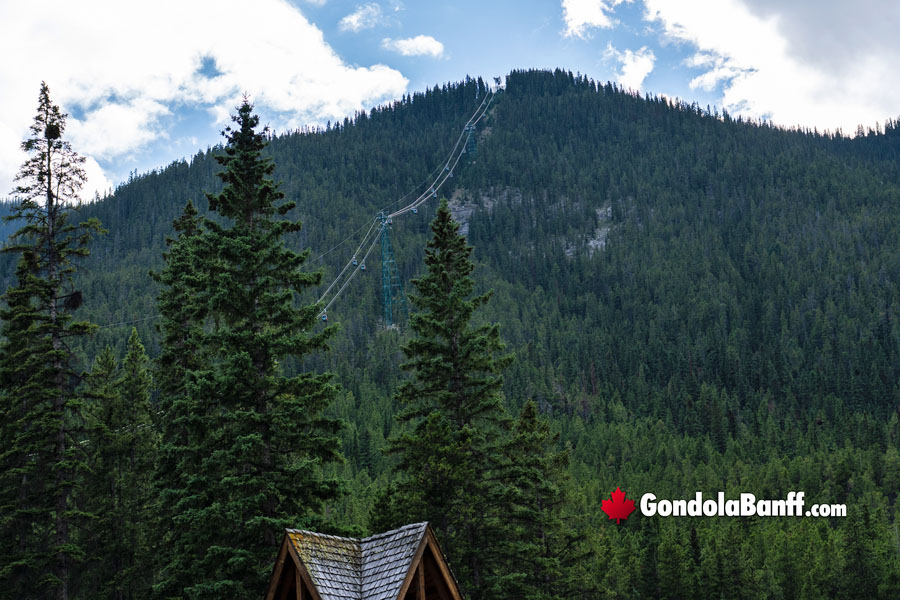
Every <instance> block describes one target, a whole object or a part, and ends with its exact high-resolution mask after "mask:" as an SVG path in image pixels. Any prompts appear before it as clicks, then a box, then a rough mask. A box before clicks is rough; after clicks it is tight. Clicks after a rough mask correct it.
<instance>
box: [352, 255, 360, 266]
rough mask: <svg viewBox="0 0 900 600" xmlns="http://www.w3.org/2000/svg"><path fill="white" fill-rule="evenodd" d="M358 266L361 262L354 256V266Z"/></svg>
mask: <svg viewBox="0 0 900 600" xmlns="http://www.w3.org/2000/svg"><path fill="white" fill-rule="evenodd" d="M358 264H359V262H358V261H357V260H356V257H355V256H354V257H353V266H354V267H355V266H356V265H358Z"/></svg>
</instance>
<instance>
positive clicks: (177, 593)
mask: <svg viewBox="0 0 900 600" xmlns="http://www.w3.org/2000/svg"><path fill="white" fill-rule="evenodd" d="M201 225H202V219H201V218H200V216H199V214H198V212H197V209H196V208H194V205H193V204H192V203H191V202H188V203H187V204H186V205H185V207H184V210H183V212H182V214H181V215H180V216H179V217H178V218H177V219H175V221H174V223H173V227H174V229H175V232H176V237H174V238H167V239H166V244H167V245H168V247H169V249H168V252H166V253H164V254H163V258H164V260H165V267H164V268H163V269H162V271H160V272H156V273H151V276H152V277H153V279H155V280H156V281H157V282H158V283H159V284H160V291H159V296H158V299H157V302H158V305H159V312H160V315H161V317H162V319H161V323H160V325H159V330H160V334H161V338H162V340H161V342H162V343H161V349H160V354H159V356H158V357H157V358H156V361H155V365H154V366H155V371H154V372H155V381H156V386H157V390H158V392H159V403H158V410H157V415H158V416H157V418H156V419H155V422H156V428H157V430H158V431H160V432H161V439H160V443H159V450H158V453H157V461H156V465H155V469H154V473H153V490H154V494H153V496H154V502H153V507H152V513H153V522H154V523H155V526H154V530H155V533H156V536H155V538H156V539H155V541H156V546H157V548H158V552H157V553H156V554H155V556H154V565H155V566H154V572H155V581H154V592H155V593H156V595H157V596H158V597H160V598H172V597H181V593H182V590H183V589H184V587H186V586H187V585H189V584H191V583H192V582H194V581H196V580H197V578H198V577H199V572H198V571H197V570H196V561H194V559H193V555H192V553H193V552H201V551H203V548H200V547H195V546H193V545H192V544H191V542H192V540H191V537H190V536H187V535H185V532H184V528H185V527H190V525H191V519H192V515H193V514H194V513H195V511H197V510H199V509H200V508H201V507H203V506H206V505H207V503H208V502H209V500H208V496H207V485H206V478H205V477H206V474H204V473H203V472H201V471H199V465H200V461H201V458H202V448H201V447H200V443H201V441H202V439H203V437H204V435H205V429H204V427H205V423H206V421H205V420H204V416H205V409H204V407H203V405H202V403H200V402H199V400H198V399H197V398H196V396H194V395H190V394H188V389H189V387H190V386H191V385H192V383H193V382H194V381H195V377H196V376H197V375H198V374H199V373H200V372H201V367H203V366H204V365H205V364H206V362H205V360H204V356H203V354H202V341H203V327H202V321H201V319H200V318H199V316H198V314H199V308H198V305H197V302H196V285H197V274H198V272H199V265H198V264H197V261H196V258H195V256H194V250H195V246H196V242H197V240H198V236H199V235H200V234H201V232H202V228H201ZM173 524H174V526H173Z"/></svg>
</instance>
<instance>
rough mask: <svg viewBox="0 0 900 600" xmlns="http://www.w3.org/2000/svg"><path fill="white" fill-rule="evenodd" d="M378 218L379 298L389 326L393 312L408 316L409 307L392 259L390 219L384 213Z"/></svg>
mask: <svg viewBox="0 0 900 600" xmlns="http://www.w3.org/2000/svg"><path fill="white" fill-rule="evenodd" d="M378 218H379V219H381V298H382V302H383V304H384V326H385V327H391V326H392V325H393V324H394V321H395V319H394V315H395V314H396V315H397V317H400V316H401V315H402V316H403V317H404V318H409V308H408V307H407V305H406V294H404V293H403V283H402V282H401V281H400V272H399V271H398V270H397V262H396V261H395V260H394V249H393V248H392V247H391V235H390V225H391V220H390V219H388V218H387V217H386V216H385V215H384V213H379V215H378Z"/></svg>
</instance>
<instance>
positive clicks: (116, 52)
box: [0, 0, 408, 197]
mask: <svg viewBox="0 0 900 600" xmlns="http://www.w3.org/2000/svg"><path fill="white" fill-rule="evenodd" d="M244 12H245V3H243V2H240V1H239V0H215V1H214V0H204V1H194V2H183V1H176V0H160V1H158V2H155V3H149V4H137V3H130V2H120V1H118V0H90V1H84V2H77V3H73V2H61V3H37V2H27V3H26V2H0V55H2V56H6V57H15V60H3V61H0V90H3V104H4V110H3V113H2V114H0V195H5V194H6V193H7V192H8V191H9V190H10V189H11V188H12V178H13V176H14V175H15V172H16V171H17V170H18V167H19V165H20V164H21V163H22V162H23V160H24V158H25V155H24V154H22V153H21V152H20V151H19V150H18V146H19V143H20V142H21V140H22V139H23V137H24V136H25V134H26V133H27V128H28V125H29V124H30V122H31V119H32V118H33V115H34V111H35V109H36V107H37V96H38V90H39V87H40V82H41V80H45V81H46V82H47V84H48V85H49V86H50V92H51V98H52V100H53V101H54V102H55V103H57V104H60V105H61V107H62V109H63V110H64V111H66V112H69V113H74V114H77V115H78V116H79V118H77V119H76V118H74V117H72V116H70V117H69V128H68V132H67V133H68V135H69V137H70V139H71V140H72V143H73V147H74V148H75V150H76V151H78V152H79V153H81V154H84V155H87V156H88V157H89V158H94V159H96V160H99V161H100V163H103V162H104V160H109V159H121V158H122V157H124V156H131V155H133V154H135V153H137V152H140V151H141V150H142V149H146V147H147V145H149V144H150V143H152V142H154V141H158V140H159V139H161V138H165V137H166V136H168V135H169V131H170V129H169V128H170V127H172V126H173V122H174V118H172V116H171V114H174V113H177V112H178V111H179V110H181V109H182V108H185V107H188V108H194V109H196V108H200V109H206V110H209V111H210V113H211V114H212V115H214V116H216V118H218V119H221V120H222V121H225V120H227V116H228V115H229V114H230V113H231V112H233V110H234V107H235V106H236V105H237V104H238V103H239V101H240V96H241V94H242V93H243V92H244V91H247V92H249V93H250V94H251V96H252V99H253V101H254V103H255V104H256V107H257V110H258V111H259V112H260V113H264V114H265V119H266V120H268V122H269V124H270V125H271V126H272V127H273V128H276V129H284V128H292V127H297V126H300V125H302V124H304V123H309V122H324V121H325V120H326V119H332V120H334V119H339V118H342V117H343V116H345V115H348V114H352V113H353V112H354V111H357V110H362V109H364V108H366V107H367V106H370V105H372V104H377V103H379V102H383V101H386V100H389V99H393V98H397V97H399V96H401V95H402V94H403V93H404V92H405V91H406V88H407V84H408V81H407V79H406V78H405V77H404V76H403V75H402V74H401V73H400V72H399V71H397V70H395V69H392V68H390V67H387V66H385V65H380V64H375V65H371V66H361V67H359V66H351V65H348V64H346V63H345V62H344V61H343V60H342V59H341V58H340V57H339V56H338V55H337V54H336V53H335V52H334V50H333V49H332V48H331V47H330V46H329V45H328V44H327V43H326V42H325V40H324V37H323V35H322V32H321V30H319V29H318V28H317V27H316V26H315V25H313V24H312V23H310V22H309V21H308V20H307V19H306V18H305V17H304V16H303V15H302V14H301V13H300V12H299V11H298V10H297V8H295V7H293V6H291V5H290V4H289V3H288V2H287V1H286V0H258V1H257V2H255V3H254V5H253V12H254V15H253V18H254V21H255V22H258V23H263V24H265V26H264V27H263V28H261V29H259V30H257V31H256V35H254V36H249V37H248V36H244V37H241V38H240V39H239V40H238V39H237V38H236V37H235V36H236V35H237V32H238V31H239V27H240V26H241V23H240V22H239V21H238V20H236V18H235V15H241V14H244ZM172 15H178V18H177V19H173V18H172ZM209 63H214V65H215V72H212V73H209V71H207V73H208V74H209V75H210V76H206V75H203V74H201V72H200V70H201V67H202V66H203V65H205V64H209ZM11 148H12V150H11ZM173 158H174V157H173ZM95 164H96V161H95ZM89 176H90V177H91V178H92V180H91V181H89V183H88V187H91V188H97V189H105V187H108V182H106V181H105V180H104V181H102V182H100V183H99V184H98V185H95V182H94V181H93V179H94V178H97V177H100V176H101V171H100V169H99V166H98V167H97V168H96V169H93V174H91V173H89ZM106 177H108V175H106ZM85 196H86V197H90V194H83V197H85Z"/></svg>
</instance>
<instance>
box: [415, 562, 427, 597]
mask: <svg viewBox="0 0 900 600" xmlns="http://www.w3.org/2000/svg"><path fill="white" fill-rule="evenodd" d="M423 558H424V557H423ZM418 571H419V577H418V579H419V585H418V588H417V589H416V600H425V561H424V560H419V568H418Z"/></svg>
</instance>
